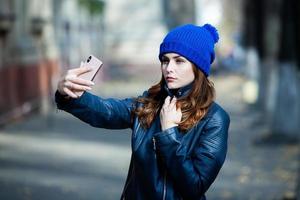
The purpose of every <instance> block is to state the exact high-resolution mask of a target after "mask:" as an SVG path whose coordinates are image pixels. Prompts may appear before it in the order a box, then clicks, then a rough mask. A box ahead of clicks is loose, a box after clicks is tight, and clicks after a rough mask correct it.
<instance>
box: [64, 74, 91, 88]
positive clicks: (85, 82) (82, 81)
mask: <svg viewBox="0 0 300 200" xmlns="http://www.w3.org/2000/svg"><path fill="white" fill-rule="evenodd" d="M66 81H71V82H73V83H76V84H79V85H84V86H93V85H95V84H94V82H92V81H89V80H85V79H83V78H78V77H74V76H66Z"/></svg>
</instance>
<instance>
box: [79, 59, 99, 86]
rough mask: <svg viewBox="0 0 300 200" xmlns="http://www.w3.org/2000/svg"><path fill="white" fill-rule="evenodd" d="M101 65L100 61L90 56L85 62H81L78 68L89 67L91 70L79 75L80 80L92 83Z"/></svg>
mask: <svg viewBox="0 0 300 200" xmlns="http://www.w3.org/2000/svg"><path fill="white" fill-rule="evenodd" d="M102 65H103V63H102V61H101V60H99V59H98V58H96V57H95V56H93V55H90V56H89V57H88V58H87V60H86V61H85V62H81V64H80V67H91V68H92V70H91V71H89V72H86V73H84V74H81V75H79V77H80V78H83V79H86V80H89V81H92V80H94V78H95V76H96V74H97V73H98V71H99V70H100V69H101V67H102Z"/></svg>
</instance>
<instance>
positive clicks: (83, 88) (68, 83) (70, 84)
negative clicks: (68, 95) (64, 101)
mask: <svg viewBox="0 0 300 200" xmlns="http://www.w3.org/2000/svg"><path fill="white" fill-rule="evenodd" d="M64 86H65V87H67V88H68V89H71V90H77V91H86V90H91V89H92V88H91V87H89V86H85V85H79V84H76V83H73V82H71V81H66V82H65V84H64Z"/></svg>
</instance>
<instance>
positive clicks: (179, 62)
mask: <svg viewBox="0 0 300 200" xmlns="http://www.w3.org/2000/svg"><path fill="white" fill-rule="evenodd" d="M176 63H178V64H181V63H184V60H176Z"/></svg>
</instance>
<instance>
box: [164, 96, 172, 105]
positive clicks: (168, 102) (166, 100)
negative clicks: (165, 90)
mask: <svg viewBox="0 0 300 200" xmlns="http://www.w3.org/2000/svg"><path fill="white" fill-rule="evenodd" d="M170 100H171V97H170V96H167V98H165V103H164V106H168V105H169V104H170Z"/></svg>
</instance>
